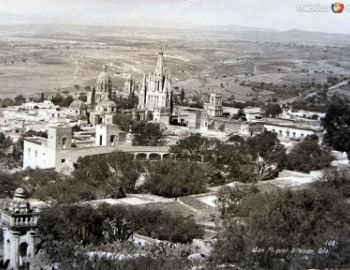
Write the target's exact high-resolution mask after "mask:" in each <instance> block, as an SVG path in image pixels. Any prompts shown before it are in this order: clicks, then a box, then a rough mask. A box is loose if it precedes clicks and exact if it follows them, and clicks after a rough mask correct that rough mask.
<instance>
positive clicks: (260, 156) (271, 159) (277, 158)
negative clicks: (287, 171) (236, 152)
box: [243, 131, 286, 180]
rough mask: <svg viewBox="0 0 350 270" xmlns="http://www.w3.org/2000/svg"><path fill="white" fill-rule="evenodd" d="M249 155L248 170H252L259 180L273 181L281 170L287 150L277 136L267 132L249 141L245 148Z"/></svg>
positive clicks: (244, 150)
mask: <svg viewBox="0 0 350 270" xmlns="http://www.w3.org/2000/svg"><path fill="white" fill-rule="evenodd" d="M243 152H246V153H247V154H248V155H247V160H246V162H247V165H248V167H247V168H251V169H252V172H253V173H254V175H255V176H256V177H257V180H266V179H271V178H273V177H275V176H276V174H277V173H278V171H279V170H281V168H282V166H283V164H284V162H285V156H286V150H285V148H284V146H283V145H282V144H281V143H280V141H279V139H278V138H277V135H276V134H275V133H272V132H267V131H265V132H264V133H262V134H259V135H257V136H255V137H250V138H249V139H248V140H247V147H243Z"/></svg>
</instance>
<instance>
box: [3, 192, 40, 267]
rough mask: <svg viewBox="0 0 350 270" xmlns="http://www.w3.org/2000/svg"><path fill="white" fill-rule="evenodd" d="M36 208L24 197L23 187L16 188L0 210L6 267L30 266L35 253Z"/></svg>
mask: <svg viewBox="0 0 350 270" xmlns="http://www.w3.org/2000/svg"><path fill="white" fill-rule="evenodd" d="M38 215H39V213H38V212H37V210H36V208H34V207H32V206H31V205H30V203H29V201H27V200H26V199H25V192H24V189H23V188H17V189H16V191H15V195H14V197H13V199H12V200H11V201H10V203H9V204H5V205H4V208H3V209H2V210H1V225H2V229H3V239H4V263H5V264H8V269H13V270H18V269H19V268H20V267H26V269H31V268H30V261H31V260H32V259H33V257H34V254H35V238H36V232H35V229H36V226H37V222H38Z"/></svg>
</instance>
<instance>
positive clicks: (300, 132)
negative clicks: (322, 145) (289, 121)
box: [264, 124, 315, 139]
mask: <svg viewBox="0 0 350 270" xmlns="http://www.w3.org/2000/svg"><path fill="white" fill-rule="evenodd" d="M264 127H265V129H266V130H267V131H271V132H275V133H277V134H278V136H280V137H284V138H295V139H301V138H304V137H306V136H308V135H312V134H315V131H313V130H310V129H302V128H295V127H283V126H278V125H272V124H264Z"/></svg>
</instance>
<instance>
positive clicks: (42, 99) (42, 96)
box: [40, 92, 45, 102]
mask: <svg viewBox="0 0 350 270" xmlns="http://www.w3.org/2000/svg"><path fill="white" fill-rule="evenodd" d="M44 101H45V94H44V92H41V95H40V102H44Z"/></svg>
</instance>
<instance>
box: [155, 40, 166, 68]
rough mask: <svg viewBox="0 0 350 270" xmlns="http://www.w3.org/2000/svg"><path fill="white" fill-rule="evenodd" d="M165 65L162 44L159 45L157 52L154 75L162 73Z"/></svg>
mask: <svg viewBox="0 0 350 270" xmlns="http://www.w3.org/2000/svg"><path fill="white" fill-rule="evenodd" d="M164 72H165V67H164V53H163V45H161V47H160V51H159V53H158V62H157V67H156V75H164Z"/></svg>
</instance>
